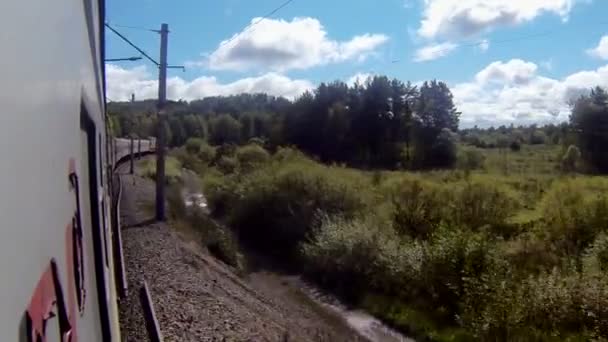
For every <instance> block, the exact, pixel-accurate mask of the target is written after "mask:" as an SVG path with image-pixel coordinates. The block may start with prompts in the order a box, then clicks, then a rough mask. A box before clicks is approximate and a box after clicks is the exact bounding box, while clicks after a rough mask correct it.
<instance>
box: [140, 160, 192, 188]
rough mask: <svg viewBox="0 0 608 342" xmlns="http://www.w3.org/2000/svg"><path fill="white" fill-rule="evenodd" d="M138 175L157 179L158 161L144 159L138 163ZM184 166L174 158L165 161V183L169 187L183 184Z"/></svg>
mask: <svg viewBox="0 0 608 342" xmlns="http://www.w3.org/2000/svg"><path fill="white" fill-rule="evenodd" d="M137 168H138V173H139V174H140V175H142V176H144V177H148V178H151V179H156V160H155V159H143V160H141V161H139V162H138V167H137ZM181 175H182V165H181V163H180V161H179V160H178V159H177V158H175V157H172V156H168V157H167V158H166V159H165V183H166V184H168V185H173V184H178V183H180V182H181Z"/></svg>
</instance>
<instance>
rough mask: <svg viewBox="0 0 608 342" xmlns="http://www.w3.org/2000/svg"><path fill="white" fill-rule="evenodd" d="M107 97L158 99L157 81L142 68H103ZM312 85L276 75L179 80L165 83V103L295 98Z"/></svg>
mask: <svg viewBox="0 0 608 342" xmlns="http://www.w3.org/2000/svg"><path fill="white" fill-rule="evenodd" d="M106 75H107V94H108V98H109V99H111V100H113V101H125V100H128V99H129V98H130V97H131V94H132V93H134V94H135V97H136V98H137V99H140V100H141V99H151V98H156V97H157V96H158V81H157V80H156V79H155V78H154V76H153V75H151V74H149V73H148V72H147V70H146V68H145V67H144V66H139V67H135V68H133V69H123V68H121V67H119V66H116V65H113V64H107V65H106ZM312 88H314V85H313V84H312V83H311V82H309V81H308V80H292V79H290V78H288V77H286V76H284V75H281V74H277V73H267V74H265V75H262V76H258V77H248V78H243V79H239V80H237V81H234V82H230V83H220V82H219V81H218V80H217V79H216V78H215V77H212V76H201V77H198V78H196V79H194V80H192V81H186V80H184V79H182V78H180V77H172V78H169V79H168V80H167V96H168V98H169V99H173V100H178V99H184V100H194V99H200V98H204V97H207V96H217V95H233V94H240V93H267V94H269V95H275V96H284V97H286V98H295V97H297V96H299V95H301V94H302V93H303V92H305V91H306V90H311V89H312Z"/></svg>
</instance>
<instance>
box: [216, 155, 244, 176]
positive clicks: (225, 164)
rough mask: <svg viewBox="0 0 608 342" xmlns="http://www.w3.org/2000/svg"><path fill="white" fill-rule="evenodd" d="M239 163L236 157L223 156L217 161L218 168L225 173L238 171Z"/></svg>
mask: <svg viewBox="0 0 608 342" xmlns="http://www.w3.org/2000/svg"><path fill="white" fill-rule="evenodd" d="M238 165H239V163H238V161H237V160H236V158H233V157H226V156H223V157H221V158H220V159H219V160H218V161H217V168H218V170H220V171H221V172H222V173H224V174H230V173H233V172H234V171H236V168H237V167H238Z"/></svg>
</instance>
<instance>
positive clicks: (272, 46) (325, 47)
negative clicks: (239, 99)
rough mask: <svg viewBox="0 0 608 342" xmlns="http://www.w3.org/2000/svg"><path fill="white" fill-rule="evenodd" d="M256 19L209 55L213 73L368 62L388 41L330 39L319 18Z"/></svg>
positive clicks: (374, 37)
mask: <svg viewBox="0 0 608 342" xmlns="http://www.w3.org/2000/svg"><path fill="white" fill-rule="evenodd" d="M260 20H261V18H254V19H252V23H255V22H258V24H256V25H255V26H254V27H253V28H251V29H249V30H248V31H246V32H244V33H243V32H241V33H238V34H235V35H234V36H232V37H231V38H230V39H233V40H232V41H230V39H228V40H225V41H223V42H222V43H221V44H220V45H219V47H218V48H217V49H216V50H215V51H214V52H212V53H211V54H210V55H209V58H208V59H207V60H206V62H207V65H208V66H209V67H210V68H211V69H212V70H237V71H244V70H251V69H262V70H272V71H286V70H290V69H307V68H310V67H314V66H318V65H324V64H329V63H339V62H344V61H348V60H358V61H361V60H364V59H366V58H368V57H369V56H370V55H372V54H373V53H374V51H375V50H376V48H378V47H379V46H380V45H382V44H384V43H385V42H387V41H388V37H387V36H385V35H383V34H370V33H366V34H363V35H359V36H355V37H353V38H352V39H350V40H348V41H336V40H332V39H329V38H328V36H327V32H326V31H325V28H324V27H323V25H322V24H321V23H320V22H319V20H317V19H315V18H308V17H307V18H294V19H293V20H291V21H286V20H282V19H264V20H262V21H260Z"/></svg>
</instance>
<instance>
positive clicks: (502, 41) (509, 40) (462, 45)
mask: <svg viewBox="0 0 608 342" xmlns="http://www.w3.org/2000/svg"><path fill="white" fill-rule="evenodd" d="M606 23H607V22H605V21H602V22H598V23H596V24H606ZM566 29H568V27H558V28H554V29H552V30H548V31H545V32H539V33H532V34H528V35H524V36H520V37H513V38H507V39H500V40H494V41H492V40H489V39H482V40H479V41H473V42H471V41H469V42H466V41H464V42H455V43H454V44H456V46H455V47H449V48H444V49H438V50H435V51H433V52H434V53H437V54H441V53H442V52H450V51H452V50H454V49H455V48H467V47H477V46H482V45H484V44H492V45H501V44H507V43H512V42H519V41H526V40H531V39H536V38H539V37H546V36H550V35H552V34H555V33H558V32H560V31H563V30H566ZM401 61H402V60H400V59H396V60H393V61H392V62H391V63H399V62H401Z"/></svg>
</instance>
